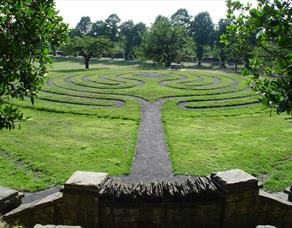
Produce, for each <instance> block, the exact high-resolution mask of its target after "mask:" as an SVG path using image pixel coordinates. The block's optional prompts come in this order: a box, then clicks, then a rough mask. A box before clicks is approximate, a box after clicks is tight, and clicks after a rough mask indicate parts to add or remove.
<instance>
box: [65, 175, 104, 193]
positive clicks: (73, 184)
mask: <svg viewBox="0 0 292 228" xmlns="http://www.w3.org/2000/svg"><path fill="white" fill-rule="evenodd" d="M107 179H108V174H107V173H95V172H83V171H76V172H75V173H74V174H73V175H72V176H71V177H70V178H69V179H68V180H67V181H66V182H65V185H64V190H83V191H99V189H100V187H101V185H102V184H103V183H104V182H105V181H106V180H107Z"/></svg>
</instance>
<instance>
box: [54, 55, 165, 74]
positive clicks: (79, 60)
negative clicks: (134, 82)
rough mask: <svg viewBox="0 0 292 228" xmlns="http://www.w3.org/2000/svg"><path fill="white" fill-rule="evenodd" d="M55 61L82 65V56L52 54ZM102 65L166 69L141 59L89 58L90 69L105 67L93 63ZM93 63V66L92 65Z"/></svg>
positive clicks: (72, 70) (71, 70)
mask: <svg viewBox="0 0 292 228" xmlns="http://www.w3.org/2000/svg"><path fill="white" fill-rule="evenodd" d="M53 58H54V60H55V63H66V62H67V63H68V62H69V63H79V64H80V65H82V66H83V65H84V60H83V58H82V57H80V56H79V57H73V56H54V57H53ZM97 64H100V65H104V66H129V67H137V69H141V70H161V69H166V68H165V67H164V66H162V65H158V64H156V65H155V66H153V65H152V63H147V62H141V61H134V60H133V61H129V60H124V59H111V58H100V59H98V58H92V59H91V60H90V65H91V68H90V69H94V70H96V69H107V68H101V67H94V65H97ZM92 65H93V67H92ZM82 70H85V69H76V70H74V69H70V70H51V71H58V72H69V71H70V72H74V71H75V72H78V71H82Z"/></svg>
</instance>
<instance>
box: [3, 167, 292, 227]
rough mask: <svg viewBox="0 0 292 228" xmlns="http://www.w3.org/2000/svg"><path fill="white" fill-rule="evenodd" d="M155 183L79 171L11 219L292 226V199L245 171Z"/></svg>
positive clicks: (103, 223) (25, 221)
mask: <svg viewBox="0 0 292 228" xmlns="http://www.w3.org/2000/svg"><path fill="white" fill-rule="evenodd" d="M178 180H179V181H177V179H176V180H175V181H173V182H171V180H168V181H163V182H152V183H151V182H150V183H128V182H123V181H118V180H116V179H114V178H111V177H109V176H108V175H107V174H105V173H92V172H76V173H74V174H73V176H72V177H71V178H70V179H69V180H68V181H67V182H66V183H65V185H64V189H63V190H62V193H57V194H54V195H52V196H49V197H47V198H46V199H43V200H42V201H38V202H35V203H32V204H30V205H21V207H19V208H17V209H15V210H13V211H11V212H9V213H7V214H6V215H5V216H4V217H3V218H4V220H5V221H6V222H9V223H15V222H19V223H21V224H24V225H25V227H33V225H34V224H37V223H39V224H65V225H81V226H82V227H89V228H92V227H119V228H123V227H139V228H140V227H142V228H143V227H168V228H169V227H212V228H214V227H218V228H219V227H220V228H221V227H237V228H240V227H242V228H243V227H244V228H249V227H256V226H257V225H274V226H276V227H280V228H286V227H287V228H291V224H292V203H291V202H288V201H285V200H280V199H279V198H276V197H273V196H271V195H270V194H268V193H266V192H264V191H261V190H260V189H259V187H258V181H257V179H256V178H254V177H252V176H251V175H249V174H247V173H245V172H243V171H241V170H230V171H226V172H218V173H214V174H211V175H210V177H182V178H180V179H178Z"/></svg>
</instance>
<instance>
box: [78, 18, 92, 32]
mask: <svg viewBox="0 0 292 228" xmlns="http://www.w3.org/2000/svg"><path fill="white" fill-rule="evenodd" d="M91 27H92V23H91V20H90V17H81V19H80V21H79V22H78V24H77V25H76V28H75V30H76V33H77V34H78V33H79V34H81V35H87V34H88V33H89V32H90V31H91Z"/></svg>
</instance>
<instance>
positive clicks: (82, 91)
mask: <svg viewBox="0 0 292 228" xmlns="http://www.w3.org/2000/svg"><path fill="white" fill-rule="evenodd" d="M144 84H145V82H144V81H142V80H139V79H134V78H129V77H127V76H124V75H102V76H97V75H96V74H94V75H88V76H80V75H76V76H60V77H55V78H54V79H50V80H49V81H48V82H47V85H48V86H47V87H46V88H45V89H43V90H42V92H43V96H42V97H40V98H39V99H40V100H43V101H48V102H56V103H62V104H65V105H74V106H87V107H112V108H120V107H122V106H123V105H125V103H126V101H125V100H123V99H120V98H115V97H112V96H113V95H114V96H115V95H119V94H115V93H114V92H108V91H107V90H123V89H129V88H134V87H138V86H142V85H144Z"/></svg>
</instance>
